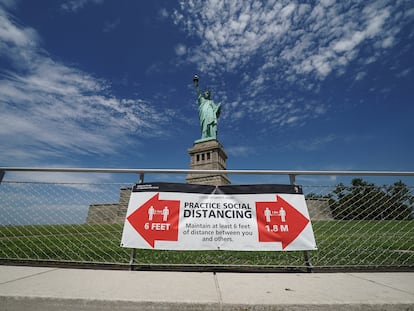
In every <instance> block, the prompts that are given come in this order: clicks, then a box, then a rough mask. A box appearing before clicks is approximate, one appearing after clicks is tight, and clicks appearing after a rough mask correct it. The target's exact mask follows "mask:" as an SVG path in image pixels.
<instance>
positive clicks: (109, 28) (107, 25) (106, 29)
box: [102, 18, 121, 32]
mask: <svg viewBox="0 0 414 311" xmlns="http://www.w3.org/2000/svg"><path fill="white" fill-rule="evenodd" d="M120 23H121V19H120V18H117V19H115V20H113V21H110V22H109V21H108V22H106V23H105V24H104V27H103V30H102V31H103V32H111V31H113V30H115V29H116V28H117V27H118V26H119V24H120Z"/></svg>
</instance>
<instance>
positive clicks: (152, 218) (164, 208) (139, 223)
mask: <svg viewBox="0 0 414 311" xmlns="http://www.w3.org/2000/svg"><path fill="white" fill-rule="evenodd" d="M179 215H180V201H173V200H159V193H157V194H156V195H154V196H153V197H152V198H151V199H149V200H148V201H147V202H145V203H144V204H143V205H141V206H139V207H138V208H137V209H136V210H135V211H134V212H133V213H132V214H131V215H129V216H128V217H127V219H128V221H129V223H130V224H131V225H132V227H134V229H135V230H136V231H137V232H138V233H139V234H140V235H141V236H142V237H143V238H144V240H145V241H147V242H148V244H149V245H151V247H152V248H154V247H155V241H156V240H157V241H161V240H162V241H178V220H179Z"/></svg>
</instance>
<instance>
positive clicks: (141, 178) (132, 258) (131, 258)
mask: <svg viewBox="0 0 414 311" xmlns="http://www.w3.org/2000/svg"><path fill="white" fill-rule="evenodd" d="M143 182H144V173H140V174H139V181H138V183H139V184H142V183H143ZM131 191H132V189H131ZM136 254H137V250H136V249H135V248H133V249H131V255H130V256H129V270H130V271H132V270H134V261H135V256H136Z"/></svg>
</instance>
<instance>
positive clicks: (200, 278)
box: [0, 266, 414, 311]
mask: <svg viewBox="0 0 414 311" xmlns="http://www.w3.org/2000/svg"><path fill="white" fill-rule="evenodd" d="M0 310H7V311H17V310H19V311H20V310H34V311H37V310H46V311H47V310H63V311H65V310H85V311H92V310H103V311H106V310H110V311H113V310H144V311H146V310H255V311H261V310H264V311H265V310H266V311H267V310H280V311H281V310H289V311H292V310H391V311H394V310H404V311H407V310H414V273H412V272H407V273H302V274H301V273H259V274H257V273H209V272H204V273H198V272H148V271H113V270H87V269H60V268H40V267H22V266H0Z"/></svg>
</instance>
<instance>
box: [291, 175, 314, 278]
mask: <svg viewBox="0 0 414 311" xmlns="http://www.w3.org/2000/svg"><path fill="white" fill-rule="evenodd" d="M289 180H290V184H291V185H296V175H295V174H289ZM303 258H304V259H305V265H306V271H307V272H312V262H311V258H310V253H309V251H303Z"/></svg>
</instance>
